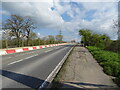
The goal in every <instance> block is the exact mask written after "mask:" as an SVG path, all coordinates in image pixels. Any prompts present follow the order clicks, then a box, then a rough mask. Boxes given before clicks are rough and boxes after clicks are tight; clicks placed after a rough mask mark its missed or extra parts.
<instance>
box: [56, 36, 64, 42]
mask: <svg viewBox="0 0 120 90" xmlns="http://www.w3.org/2000/svg"><path fill="white" fill-rule="evenodd" d="M62 39H63V36H62V35H56V41H58V42H59V43H60V42H62Z"/></svg>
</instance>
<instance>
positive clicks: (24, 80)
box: [0, 70, 44, 89]
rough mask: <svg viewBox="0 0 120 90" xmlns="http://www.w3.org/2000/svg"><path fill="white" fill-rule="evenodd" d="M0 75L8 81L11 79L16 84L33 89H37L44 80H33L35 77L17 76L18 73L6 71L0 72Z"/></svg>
mask: <svg viewBox="0 0 120 90" xmlns="http://www.w3.org/2000/svg"><path fill="white" fill-rule="evenodd" d="M0 72H1V73H0V75H2V76H4V77H7V78H9V79H12V80H14V81H16V82H19V83H21V84H24V85H26V86H28V87H31V88H33V89H37V88H39V86H40V85H41V84H42V83H43V82H44V80H41V79H38V78H35V77H31V76H27V75H23V74H18V73H14V72H10V71H6V70H0Z"/></svg>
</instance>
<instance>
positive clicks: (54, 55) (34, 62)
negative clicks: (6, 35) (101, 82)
mask: <svg viewBox="0 0 120 90" xmlns="http://www.w3.org/2000/svg"><path fill="white" fill-rule="evenodd" d="M72 46H73V45H65V46H57V47H51V48H45V49H40V50H34V51H28V52H21V53H16V54H10V55H4V56H2V70H1V71H2V73H1V75H2V88H29V89H30V88H31V89H38V88H39V87H40V86H41V85H42V84H43V82H44V81H45V80H46V78H47V77H48V76H49V74H50V73H51V72H52V71H53V70H54V68H55V67H56V66H57V65H58V63H59V62H60V61H61V60H62V59H63V57H64V56H65V55H66V54H67V52H68V51H69V50H70V49H71V48H72Z"/></svg>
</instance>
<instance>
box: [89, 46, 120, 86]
mask: <svg viewBox="0 0 120 90" xmlns="http://www.w3.org/2000/svg"><path fill="white" fill-rule="evenodd" d="M87 49H88V50H89V51H90V52H91V53H92V55H93V56H94V58H95V59H96V60H97V62H98V63H99V64H100V65H101V66H102V67H103V71H104V72H105V73H106V74H108V75H111V76H115V77H116V80H115V81H116V82H117V84H118V85H120V58H118V57H119V54H118V53H115V52H110V51H105V50H102V49H100V48H97V47H95V46H88V47H87Z"/></svg>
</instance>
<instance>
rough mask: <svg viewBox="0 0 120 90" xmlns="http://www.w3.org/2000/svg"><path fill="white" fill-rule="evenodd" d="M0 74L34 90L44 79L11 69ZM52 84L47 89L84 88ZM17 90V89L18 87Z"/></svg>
mask: <svg viewBox="0 0 120 90" xmlns="http://www.w3.org/2000/svg"><path fill="white" fill-rule="evenodd" d="M0 75H2V76H4V77H7V78H9V79H12V80H14V81H16V82H19V83H21V84H23V85H26V86H28V87H30V88H32V89H35V90H37V89H38V88H39V87H40V86H41V84H42V83H43V82H44V80H41V79H38V78H36V77H32V76H28V75H23V74H19V73H14V72H11V71H6V70H0ZM66 83H70V84H76V85H85V86H96V87H104V86H105V87H106V86H107V85H99V84H90V83H75V82H66ZM48 84H49V82H46V86H47V85H48ZM53 85H54V86H52V88H47V89H50V90H63V89H70V90H71V89H75V90H86V89H84V88H78V87H75V86H73V85H68V84H61V83H59V82H53ZM62 87H63V88H62ZM110 87H111V86H108V88H110ZM21 89H24V88H21ZM21 89H20V90H21ZM2 90H6V88H3V89H2ZM7 90H16V88H11V89H10V88H9V89H7ZM17 90H19V88H18V89H17ZM25 90H30V89H29V88H26V89H25ZM42 90H46V89H45V88H42ZM87 90H88V89H87ZM112 90H113V89H112ZM115 90H116V89H115Z"/></svg>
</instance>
